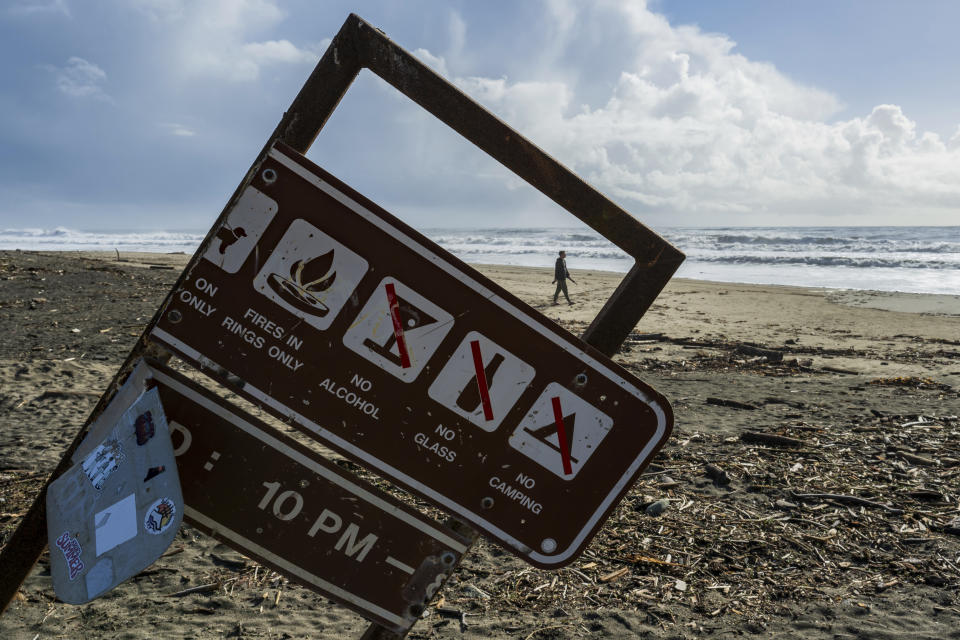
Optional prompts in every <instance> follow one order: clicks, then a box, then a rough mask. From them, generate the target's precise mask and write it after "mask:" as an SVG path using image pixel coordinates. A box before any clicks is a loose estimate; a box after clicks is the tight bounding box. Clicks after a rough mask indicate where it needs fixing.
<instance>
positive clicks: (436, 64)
mask: <svg viewBox="0 0 960 640" xmlns="http://www.w3.org/2000/svg"><path fill="white" fill-rule="evenodd" d="M413 55H414V56H416V57H417V58H418V59H419V60H420V62H422V63H423V64H425V65H427V66H428V67H430V68H431V69H433V70H434V71H436V72H437V73H439V74H440V75H442V76H444V77H447V76H449V75H450V72H449V71H448V70H447V61H446V60H445V59H444V58H443V56H435V55H433V54H432V53H430V52H429V51H427V50H426V49H415V50H414V52H413Z"/></svg>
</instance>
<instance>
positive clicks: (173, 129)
mask: <svg viewBox="0 0 960 640" xmlns="http://www.w3.org/2000/svg"><path fill="white" fill-rule="evenodd" d="M160 126H161V127H163V128H164V129H166V130H167V132H168V133H169V134H170V135H172V136H177V137H180V138H192V137H193V136H195V135H197V132H196V131H194V130H193V129H190V128H188V127H185V126H183V125H182V124H179V123H176V122H161V123H160Z"/></svg>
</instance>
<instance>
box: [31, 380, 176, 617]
mask: <svg viewBox="0 0 960 640" xmlns="http://www.w3.org/2000/svg"><path fill="white" fill-rule="evenodd" d="M110 406H111V411H110V412H109V414H105V415H104V416H103V418H105V419H102V420H100V421H98V422H97V424H96V425H95V426H94V428H93V429H92V430H91V433H90V436H89V437H88V438H87V442H85V443H84V444H85V448H87V449H88V450H89V452H88V453H87V454H86V455H85V456H84V457H83V458H81V459H80V460H78V462H77V464H75V465H74V466H73V467H72V468H71V469H70V470H69V471H67V472H66V473H65V474H63V475H62V476H60V477H59V478H57V480H56V481H54V482H53V483H52V484H51V485H50V487H49V489H48V490H47V533H48V540H49V544H50V574H51V576H52V577H53V585H54V589H55V591H56V594H57V597H58V598H59V599H60V600H62V601H63V602H68V603H70V604H82V603H84V602H89V601H90V600H93V599H94V598H96V597H98V596H100V595H102V594H104V593H106V592H107V591H109V590H110V589H112V588H113V587H115V586H117V585H118V584H120V583H121V582H123V581H124V580H126V579H128V578H131V577H133V576H135V575H136V574H138V573H140V572H141V571H143V569H145V568H146V567H148V566H150V565H151V564H153V562H154V561H155V560H156V559H157V558H159V557H160V556H161V555H162V554H163V552H164V551H166V550H167V547H169V546H170V543H171V542H173V539H174V537H175V536H176V534H177V530H178V529H179V527H180V522H181V520H182V519H183V496H182V494H181V490H180V482H179V479H178V477H177V464H176V462H175V461H174V455H173V447H172V446H171V443H170V435H169V431H168V426H167V421H166V417H165V416H164V412H163V407H162V406H161V404H160V399H159V397H158V395H157V392H156V390H149V391H144V389H143V387H142V386H139V385H136V384H134V383H133V382H132V381H131V382H128V383H127V384H126V385H125V386H124V388H123V389H121V391H120V392H119V393H118V394H117V395H116V396H115V397H114V399H113V401H112V402H111V405H110ZM117 413H120V415H119V416H118V417H117V419H116V420H112V419H110V417H112V416H113V415H115V414H117Z"/></svg>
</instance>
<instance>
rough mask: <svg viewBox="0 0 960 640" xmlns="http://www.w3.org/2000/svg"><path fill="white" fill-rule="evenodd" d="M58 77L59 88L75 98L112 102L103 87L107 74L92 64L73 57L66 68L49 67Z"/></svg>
mask: <svg viewBox="0 0 960 640" xmlns="http://www.w3.org/2000/svg"><path fill="white" fill-rule="evenodd" d="M47 69H48V70H50V71H52V72H53V73H54V74H55V76H56V83H57V88H58V89H60V91H61V92H62V93H64V94H66V95H68V96H70V97H73V98H96V99H100V100H110V96H108V95H107V94H106V93H105V92H104V90H103V85H104V83H106V81H107V73H106V71H104V70H103V69H101V68H100V67H98V66H97V65H95V64H94V63H92V62H88V61H87V60H84V59H83V58H79V57H77V56H73V57H71V58H70V59H68V60H67V64H66V66H64V67H47Z"/></svg>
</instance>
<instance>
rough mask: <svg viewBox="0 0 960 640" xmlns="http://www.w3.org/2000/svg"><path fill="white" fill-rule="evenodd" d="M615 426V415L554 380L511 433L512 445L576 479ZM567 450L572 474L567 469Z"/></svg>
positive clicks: (560, 474)
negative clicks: (559, 420)
mask: <svg viewBox="0 0 960 640" xmlns="http://www.w3.org/2000/svg"><path fill="white" fill-rule="evenodd" d="M554 399H556V400H557V401H558V402H559V408H560V413H561V415H562V416H563V417H562V422H563V428H564V431H565V433H566V444H567V446H566V447H562V446H561V442H560V437H559V429H558V428H557V420H556V414H555V413H554V404H555V403H554ZM612 427H613V418H611V417H610V416H608V415H606V414H605V413H603V412H602V411H600V410H599V409H597V408H596V407H594V406H593V405H592V404H590V403H589V402H587V401H586V400H584V399H583V398H581V397H580V396H578V395H576V394H574V393H573V392H571V391H570V390H568V389H567V388H566V387H563V386H561V385H559V384H557V383H556V382H551V383H550V384H548V385H547V388H546V389H545V390H544V392H543V393H542V394H541V395H540V397H539V398H537V401H536V402H534V404H533V407H531V409H530V411H528V412H527V415H526V416H525V417H524V418H523V420H521V421H520V425H519V426H518V427H517V428H516V429H515V430H514V432H513V434H512V435H511V436H510V446H512V447H513V448H514V449H516V450H518V451H520V452H521V453H522V454H524V455H525V456H527V457H529V458H530V459H532V460H533V461H534V462H536V463H537V464H539V465H541V466H543V467H545V468H546V469H548V470H550V471H552V472H553V473H555V474H556V475H558V476H559V477H561V478H563V479H564V480H572V479H573V478H574V477H576V475H577V473H578V472H579V471H580V469H581V468H582V467H583V465H584V464H586V462H587V460H589V459H590V456H592V455H593V453H594V452H595V451H596V450H597V447H598V446H599V445H600V443H601V442H602V441H603V439H604V438H605V437H606V436H607V433H609V432H610V429H611V428H612ZM564 449H565V450H566V456H567V458H568V459H567V463H568V464H569V467H570V473H567V472H566V469H565V466H566V465H565V464H564V456H565V453H564Z"/></svg>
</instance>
